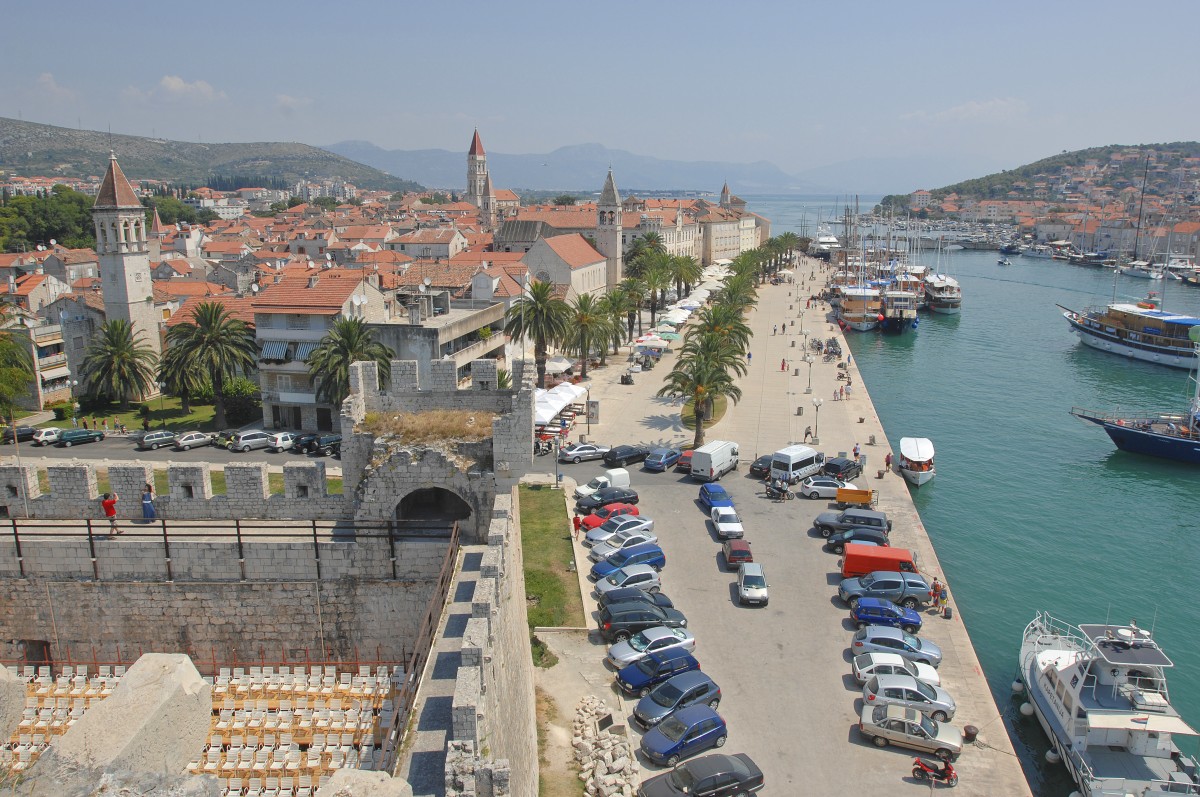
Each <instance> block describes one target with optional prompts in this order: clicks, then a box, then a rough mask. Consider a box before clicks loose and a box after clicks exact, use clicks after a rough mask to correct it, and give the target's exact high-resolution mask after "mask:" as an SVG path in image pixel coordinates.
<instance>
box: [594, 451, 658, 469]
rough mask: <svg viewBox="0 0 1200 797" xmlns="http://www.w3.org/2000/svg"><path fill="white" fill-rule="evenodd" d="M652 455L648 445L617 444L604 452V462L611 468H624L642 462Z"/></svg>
mask: <svg viewBox="0 0 1200 797" xmlns="http://www.w3.org/2000/svg"><path fill="white" fill-rule="evenodd" d="M648 456H650V449H649V448H648V447H646V446H617V447H616V448H610V449H609V450H608V451H606V452H604V464H605V465H607V466H609V467H610V468H623V467H625V466H626V465H629V464H632V463H634V462H641V461H643V460H645V459H646V457H648Z"/></svg>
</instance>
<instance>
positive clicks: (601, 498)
mask: <svg viewBox="0 0 1200 797" xmlns="http://www.w3.org/2000/svg"><path fill="white" fill-rule="evenodd" d="M637 502H638V494H637V491H636V490H634V489H632V488H630V487H605V488H604V489H603V490H597V491H596V492H594V493H592V494H591V495H587V496H584V497H583V498H580V499H579V500H578V501H576V502H575V512H576V513H577V514H580V515H586V514H588V513H590V512H592V511H594V510H596V509H599V508H600V507H602V506H608V505H609V504H636V503H637Z"/></svg>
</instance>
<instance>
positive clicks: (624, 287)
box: [617, 277, 650, 340]
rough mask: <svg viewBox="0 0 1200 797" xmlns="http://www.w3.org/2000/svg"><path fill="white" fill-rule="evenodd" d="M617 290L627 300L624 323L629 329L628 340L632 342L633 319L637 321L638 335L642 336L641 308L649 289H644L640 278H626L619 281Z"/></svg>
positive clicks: (644, 283)
mask: <svg viewBox="0 0 1200 797" xmlns="http://www.w3.org/2000/svg"><path fill="white" fill-rule="evenodd" d="M617 289H618V290H619V291H620V292H621V293H623V294H624V295H625V296H626V298H628V299H629V310H628V315H627V316H626V319H627V322H626V323H627V325H628V327H629V339H630V340H632V339H633V324H634V320H635V319H636V321H637V328H638V334H639V335H640V334H642V307H643V306H644V305H645V304H646V296H647V295H649V293H650V289H649V288H648V287H646V281H645V280H643V279H641V278H640V277H626V278H625V279H623V280H621V284H620V286H618V288H617Z"/></svg>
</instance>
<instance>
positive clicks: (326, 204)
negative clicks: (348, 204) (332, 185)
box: [310, 196, 338, 210]
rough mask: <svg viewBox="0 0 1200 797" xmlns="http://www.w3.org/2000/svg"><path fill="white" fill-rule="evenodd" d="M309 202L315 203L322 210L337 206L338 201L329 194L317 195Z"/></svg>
mask: <svg viewBox="0 0 1200 797" xmlns="http://www.w3.org/2000/svg"><path fill="white" fill-rule="evenodd" d="M310 204H313V205H316V206H317V207H319V208H322V209H323V210H333V209H334V208H336V207H337V206H338V201H337V200H336V199H334V198H333V197H331V196H319V197H317V198H316V199H314V200H313V201H312V202H311V203H310Z"/></svg>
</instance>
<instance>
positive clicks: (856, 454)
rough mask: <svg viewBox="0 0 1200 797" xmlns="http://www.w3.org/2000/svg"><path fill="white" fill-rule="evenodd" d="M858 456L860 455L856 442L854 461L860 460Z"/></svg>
mask: <svg viewBox="0 0 1200 797" xmlns="http://www.w3.org/2000/svg"><path fill="white" fill-rule="evenodd" d="M858 457H859V448H858V443H855V444H854V461H855V462H858Z"/></svg>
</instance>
